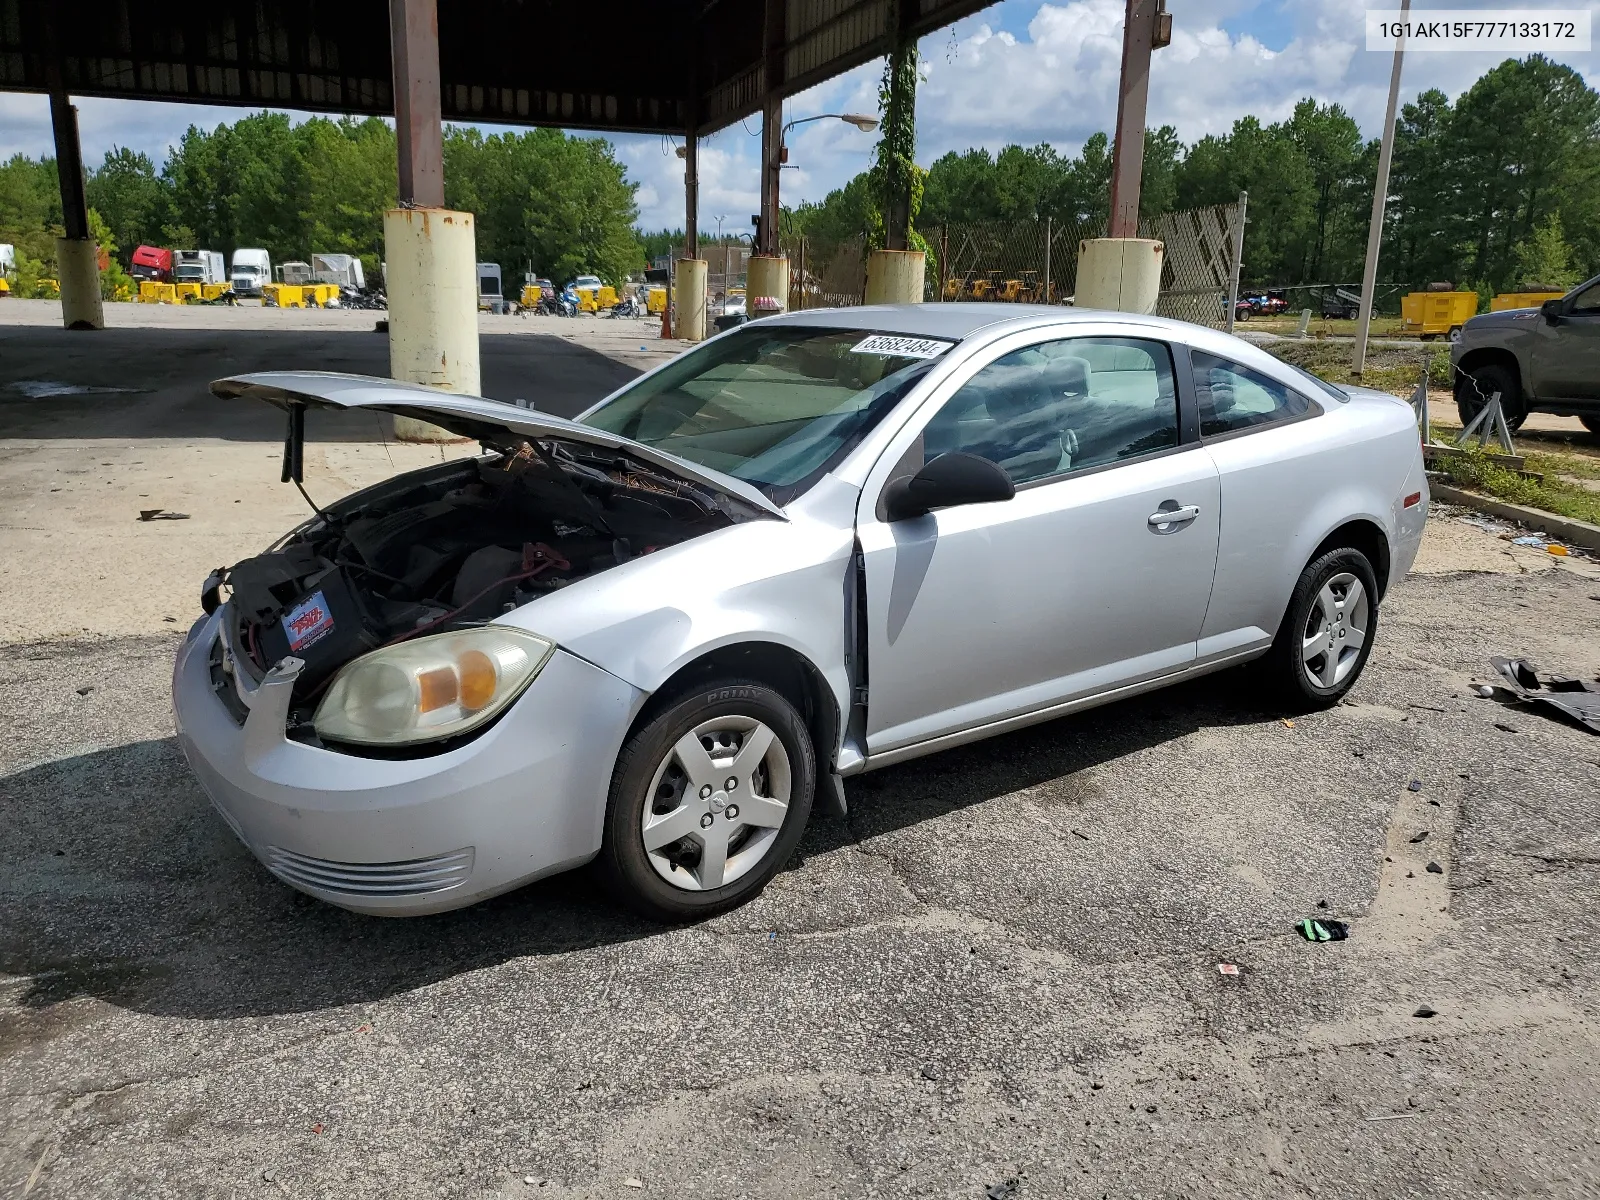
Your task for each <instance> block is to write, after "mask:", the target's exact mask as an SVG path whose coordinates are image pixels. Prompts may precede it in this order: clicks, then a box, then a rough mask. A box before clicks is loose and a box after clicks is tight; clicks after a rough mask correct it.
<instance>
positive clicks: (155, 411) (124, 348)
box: [0, 326, 639, 442]
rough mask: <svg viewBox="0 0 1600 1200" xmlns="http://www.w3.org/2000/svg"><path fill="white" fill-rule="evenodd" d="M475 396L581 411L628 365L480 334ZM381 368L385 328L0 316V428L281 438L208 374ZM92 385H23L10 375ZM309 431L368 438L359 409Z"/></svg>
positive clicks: (6, 431)
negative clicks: (215, 390)
mask: <svg viewBox="0 0 1600 1200" xmlns="http://www.w3.org/2000/svg"><path fill="white" fill-rule="evenodd" d="M479 344H480V346H481V352H482V365H481V375H482V384H483V392H484V395H486V396H489V397H491V398H493V399H497V400H506V401H513V400H517V399H524V400H528V401H530V402H532V403H533V404H534V405H536V406H537V407H538V408H539V409H540V410H541V411H543V412H548V413H554V414H555V415H556V416H563V417H565V416H573V415H575V414H577V413H579V412H582V411H583V410H584V409H585V408H587V407H588V406H589V405H591V404H593V403H594V402H595V401H596V400H598V399H600V398H601V397H602V396H604V395H606V394H607V393H608V392H611V391H613V390H614V389H616V388H618V387H620V386H621V385H622V384H624V383H626V382H627V381H628V380H630V379H632V378H634V377H635V376H637V375H638V374H639V372H638V371H637V370H636V369H635V368H633V367H630V366H627V365H625V364H623V363H620V362H617V361H616V360H614V359H611V358H607V357H606V356H605V355H603V354H601V353H599V352H598V351H595V350H590V349H588V348H587V347H584V346H579V345H577V344H575V343H573V342H570V341H568V340H566V339H565V338H559V337H550V336H547V335H544V334H484V335H483V336H482V337H481V339H480V343H479ZM285 370H316V371H344V372H348V373H351V374H356V375H379V376H387V375H388V373H389V338H388V335H387V334H382V333H375V332H371V331H363V330H345V329H329V330H270V329H266V330H263V329H230V330H219V329H107V330H101V331H99V332H97V333H95V334H94V335H93V339H92V342H91V341H86V340H85V337H84V335H83V334H77V333H68V332H66V331H65V330H61V329H39V328H34V327H28V326H14V327H0V437H11V438H123V439H126V438H223V439H226V440H229V441H265V442H274V441H281V440H282V438H283V419H282V416H281V414H280V413H278V412H277V410H275V409H273V408H271V407H269V406H268V405H265V404H259V403H244V404H239V403H234V402H229V401H223V400H218V399H217V398H216V397H214V396H213V395H212V394H211V392H210V391H209V385H210V383H211V381H212V380H213V379H219V378H221V377H223V376H226V375H240V374H244V373H247V372H251V371H285ZM24 382H27V383H55V384H65V385H69V386H73V387H82V388H90V389H95V390H91V391H88V392H79V393H76V394H63V395H48V396H30V395H27V394H25V393H24V392H23V391H20V390H18V389H17V388H16V387H15V386H13V385H15V384H18V383H24ZM306 432H307V436H308V438H310V439H311V440H313V441H355V442H367V441H378V440H380V438H381V435H380V433H379V429H378V422H377V421H376V420H374V418H373V416H372V415H371V414H369V413H329V412H325V413H312V414H311V416H310V418H309V419H308V421H307V430H306Z"/></svg>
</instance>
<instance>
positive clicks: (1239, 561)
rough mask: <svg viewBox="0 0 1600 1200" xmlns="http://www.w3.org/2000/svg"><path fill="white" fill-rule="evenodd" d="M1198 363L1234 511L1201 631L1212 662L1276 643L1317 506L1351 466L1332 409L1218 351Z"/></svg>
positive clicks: (1205, 434) (1209, 429) (1210, 433)
mask: <svg viewBox="0 0 1600 1200" xmlns="http://www.w3.org/2000/svg"><path fill="white" fill-rule="evenodd" d="M1190 360H1191V363H1192V370H1193V378H1194V390H1195V398H1196V402H1197V404H1198V406H1199V410H1200V437H1201V441H1202V442H1203V443H1204V444H1205V446H1206V449H1207V450H1208V451H1209V452H1210V454H1211V457H1212V459H1213V461H1214V462H1215V463H1216V467H1217V471H1218V475H1219V477H1220V481H1221V488H1222V507H1223V509H1224V511H1225V512H1226V514H1227V516H1226V519H1225V520H1224V521H1223V523H1222V535H1221V539H1220V542H1219V544H1218V547H1217V578H1216V583H1215V585H1214V586H1213V587H1212V589H1211V603H1210V605H1209V607H1208V609H1207V612H1206V618H1205V625H1204V626H1203V627H1202V629H1201V631H1200V643H1199V647H1198V654H1199V658H1200V659H1201V661H1205V660H1207V659H1212V658H1221V657H1226V656H1228V655H1231V654H1236V653H1239V652H1240V651H1244V650H1250V649H1253V648H1259V647H1261V646H1265V645H1267V644H1269V643H1270V642H1271V641H1272V639H1273V637H1274V636H1275V635H1276V633H1277V630H1278V624H1279V622H1280V621H1281V620H1282V619H1283V613H1284V609H1285V608H1286V607H1287V605H1288V602H1289V592H1290V590H1291V589H1292V588H1293V587H1294V582H1295V579H1296V578H1297V577H1298V576H1299V574H1300V570H1301V568H1303V567H1304V566H1305V564H1306V562H1307V560H1308V557H1309V555H1310V552H1311V550H1312V548H1313V547H1311V546H1307V545H1304V544H1303V539H1304V538H1305V537H1306V536H1307V533H1306V531H1307V529H1308V525H1309V518H1310V513H1311V508H1312V506H1313V505H1314V504H1317V503H1318V502H1319V501H1320V500H1321V499H1322V498H1323V497H1325V496H1327V495H1328V494H1330V493H1331V492H1335V491H1337V490H1338V489H1339V488H1341V487H1343V486H1345V485H1346V483H1347V482H1348V480H1347V478H1346V472H1347V471H1348V470H1349V468H1350V462H1349V459H1348V457H1347V456H1344V455H1340V454H1335V453H1330V452H1329V451H1330V448H1329V446H1328V444H1327V441H1326V438H1325V437H1324V436H1323V434H1322V431H1321V430H1320V429H1319V428H1318V425H1317V422H1316V420H1315V418H1316V417H1319V416H1321V415H1322V411H1323V410H1322V407H1321V405H1320V404H1319V403H1318V402H1317V401H1315V400H1312V399H1311V398H1310V397H1309V396H1307V395H1305V394H1304V393H1303V392H1301V391H1300V390H1298V389H1296V388H1292V387H1289V386H1288V385H1287V384H1285V383H1283V382H1282V381H1281V380H1279V379H1275V378H1273V377H1271V376H1269V375H1266V374H1265V373H1263V372H1261V371H1258V370H1255V369H1254V368H1252V367H1248V366H1245V365H1243V364H1241V363H1237V362H1234V361H1232V360H1229V359H1225V358H1222V357H1219V356H1218V355H1215V354H1207V353H1204V352H1202V351H1200V350H1192V351H1191V352H1190ZM1311 386H1312V385H1311V383H1310V381H1309V380H1308V383H1307V387H1308V389H1309V388H1310V387H1311ZM1328 402H1329V403H1334V401H1333V399H1332V398H1331V397H1330V398H1329V401H1328Z"/></svg>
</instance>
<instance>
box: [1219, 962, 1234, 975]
mask: <svg viewBox="0 0 1600 1200" xmlns="http://www.w3.org/2000/svg"><path fill="white" fill-rule="evenodd" d="M1217 974H1218V975H1231V976H1234V977H1237V976H1238V974H1239V964H1238V963H1218V964H1217Z"/></svg>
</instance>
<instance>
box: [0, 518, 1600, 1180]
mask: <svg viewBox="0 0 1600 1200" xmlns="http://www.w3.org/2000/svg"><path fill="white" fill-rule="evenodd" d="M1463 528H1465V529H1466V532H1467V534H1469V535H1470V536H1471V537H1477V538H1483V539H1484V540H1485V541H1486V542H1487V541H1492V540H1493V539H1491V538H1489V537H1488V535H1485V534H1483V533H1481V532H1480V531H1477V530H1472V529H1471V528H1470V527H1463ZM1435 536H1436V532H1435V531H1434V530H1430V533H1429V538H1430V540H1431V539H1433V538H1435ZM1445 536H1446V538H1447V540H1448V541H1455V540H1458V539H1459V537H1460V536H1461V535H1460V533H1459V531H1458V530H1454V529H1451V530H1449V531H1448V532H1447V534H1446V535H1445ZM1489 550H1490V552H1491V553H1496V554H1497V553H1499V551H1498V548H1495V547H1491V548H1489ZM1430 551H1439V548H1438V547H1434V546H1432V545H1431V544H1430ZM1440 553H1442V552H1440ZM1595 592H1596V588H1595V586H1594V582H1593V580H1592V579H1591V578H1589V577H1588V576H1587V575H1586V574H1585V573H1583V572H1582V571H1580V570H1574V569H1573V567H1572V566H1571V565H1570V564H1562V565H1556V564H1553V563H1539V564H1538V569H1530V570H1526V571H1522V570H1519V571H1517V572H1515V573H1513V572H1509V571H1502V572H1499V573H1490V572H1464V571H1459V570H1457V571H1444V572H1440V573H1434V574H1419V575H1416V576H1413V577H1412V578H1410V579H1408V580H1406V581H1405V582H1403V583H1402V584H1401V585H1400V586H1399V587H1398V588H1397V589H1396V590H1395V592H1394V594H1393V595H1392V596H1391V597H1390V598H1389V601H1388V602H1387V603H1386V605H1385V607H1384V614H1383V626H1382V629H1381V631H1380V634H1379V637H1378V642H1377V649H1376V651H1375V653H1374V656H1373V659H1372V663H1371V665H1370V667H1369V669H1368V673H1367V675H1366V677H1365V678H1364V679H1363V680H1362V682H1361V684H1360V685H1359V686H1358V687H1357V689H1356V691H1355V692H1354V693H1353V694H1352V696H1351V698H1350V700H1349V702H1348V703H1347V704H1345V705H1342V706H1340V707H1338V708H1335V709H1333V710H1331V711H1328V712H1324V713H1318V714H1312V715H1310V716H1305V717H1299V718H1296V719H1295V720H1294V721H1293V723H1292V724H1286V723H1285V722H1284V721H1283V720H1281V719H1280V715H1279V714H1277V713H1274V712H1270V711H1262V710H1261V709H1260V708H1259V707H1257V705H1256V703H1255V701H1254V697H1253V693H1252V690H1251V688H1250V686H1249V683H1248V680H1247V679H1244V678H1242V677H1238V676H1234V675H1228V676H1222V677H1218V678H1215V679H1212V680H1208V681H1203V682H1201V683H1197V684H1194V685H1190V686H1188V687H1184V688H1180V689H1177V690H1174V691H1171V692H1167V693H1158V694H1155V695H1151V696H1147V697H1143V698H1140V699H1138V700H1134V701H1131V702H1129V703H1125V704H1120V705H1116V706H1112V707H1108V708H1105V709H1101V710H1097V711H1095V712H1091V713H1085V714H1082V715H1080V716H1078V717H1074V718H1070V719H1068V720H1064V721H1059V722H1055V723H1053V724H1050V725H1046V726H1041V727H1038V728H1036V729H1031V730H1026V731H1022V732H1020V733H1017V734H1014V735H1011V736H1008V737H1005V738H1001V739H997V740H995V741H991V742H988V743H985V744H981V745H977V746H971V747H965V748H962V749H960V750H956V751H952V752H950V753H947V754H944V755H940V756H937V757H933V758H929V759H925V760H921V761H919V762H914V763H908V764H905V765H903V766H900V767H896V768H892V769H890V770H886V771H883V772H878V773H874V774H869V775H867V776H864V777H861V778H860V779H857V780H852V781H851V783H850V802H851V819H850V823H849V827H848V828H846V827H844V826H841V825H839V824H837V823H834V822H830V821H828V820H827V819H825V818H819V819H818V820H817V822H816V823H815V825H814V827H813V828H812V830H811V831H810V832H809V833H808V834H807V837H806V838H805V840H804V842H803V843H802V845H801V848H800V851H799V853H798V854H797V855H796V858H795V860H794V861H793V862H792V863H791V864H790V865H789V869H787V870H786V871H784V872H783V873H781V874H780V875H779V876H778V877H777V878H776V879H775V880H774V882H773V884H772V885H771V886H770V887H769V888H768V889H767V891H766V893H765V894H764V895H763V896H761V897H760V898H759V899H757V900H756V901H754V902H753V903H751V904H749V905H747V906H745V907H744V908H742V909H740V910H738V911H736V912H733V913H729V914H727V915H725V916H723V917H720V918H718V919H717V920H715V921H712V922H709V923H708V924H706V925H705V926H703V927H698V928H686V929H671V930H663V929H659V928H654V927H650V926H647V925H643V924H640V923H638V922H636V921H634V920H633V919H632V918H631V917H628V916H626V915H624V914H622V913H620V912H618V911H617V910H615V909H614V908H612V907H611V906H610V905H608V904H607V903H606V901H605V899H604V897H603V896H600V895H598V894H596V893H595V892H594V890H593V888H592V885H591V883H590V881H589V879H588V877H587V876H586V875H584V874H582V873H579V874H575V875H572V876H567V877H563V878H559V879H555V880H550V881H547V882H545V883H542V884H539V885H536V886H534V887H532V888H529V889H525V890H524V891H522V892H519V893H516V894H513V895H511V896H506V897H501V898H499V899H497V900H494V901H491V902H490V903H488V904H485V905H482V906H479V907H477V908H474V909H470V910H467V911H465V912H462V913H455V914H448V915H445V916H441V917H437V918H428V919H425V920H417V921H389V922H384V921H374V920H369V919H366V918H360V917H355V916H352V915H350V914H347V913H342V912H338V911H336V910H333V909H329V908H326V907H324V906H322V905H319V904H317V903H315V902H313V901H310V900H308V899H306V898H304V897H301V896H299V895H297V894H296V893H293V892H291V891H289V890H288V889H286V888H284V887H282V886H281V885H279V884H278V883H276V882H275V881H274V880H273V879H272V878H271V877H270V876H268V875H267V874H266V873H265V872H264V871H263V870H262V869H261V868H260V867H259V866H258V865H257V864H256V863H255V862H254V860H253V859H251V858H250V856H249V855H248V854H247V853H246V852H245V851H244V850H243V849H242V848H241V847H239V846H238V845H237V843H235V842H234V840H233V839H232V837H231V835H230V834H229V833H228V831H227V829H226V828H225V827H224V826H223V825H222V824H221V823H220V822H219V821H218V820H217V819H215V817H214V816H213V815H212V813H211V811H210V809H209V807H208V805H207V803H206V801H205V800H204V797H203V796H202V795H201V794H200V792H199V790H198V789H197V788H196V786H195V785H194V783H193V781H192V779H191V778H190V777H189V775H188V773H187V771H186V770H185V769H184V767H183V765H182V763H181V760H180V758H179V756H178V755H177V753H176V750H175V748H174V746H173V744H172V741H171V738H170V716H169V715H168V711H167V702H166V698H165V684H164V676H165V672H166V669H167V664H168V663H169V662H170V658H171V654H172V652H173V649H174V646H175V640H176V635H175V634H172V633H166V634H161V633H157V634H155V635H139V636H127V635H124V636H108V637H99V638H76V639H74V638H66V639H60V640H57V641H54V642H52V643H49V644H45V645H38V644H13V645H12V646H10V647H8V650H7V653H6V655H5V656H4V659H3V660H0V696H3V698H4V703H5V708H6V711H7V712H8V713H9V714H13V715H12V719H11V721H10V723H9V724H10V733H11V735H12V736H11V737H10V738H9V739H8V741H7V743H6V744H5V746H4V747H3V749H0V754H3V756H4V766H3V768H0V769H3V770H4V772H5V773H4V775H3V776H0V844H4V845H5V846H7V848H8V870H7V872H6V873H5V875H4V877H3V878H0V970H3V971H4V972H5V974H4V975H0V1129H3V1132H0V1187H5V1188H9V1189H11V1190H12V1192H14V1193H18V1194H20V1192H21V1191H22V1189H23V1187H24V1186H25V1185H26V1184H27V1181H28V1180H29V1179H30V1178H32V1179H33V1188H32V1190H31V1191H30V1192H29V1195H30V1196H33V1197H49V1196H74V1197H97V1196H107V1197H110V1196H123V1195H128V1194H138V1195H148V1196H195V1195H217V1196H224V1195H254V1194H262V1195H285V1196H294V1197H311V1196H333V1197H347V1196H380V1195H422V1194H426V1195H438V1196H462V1197H488V1196H504V1197H518V1198H520V1197H531V1196H560V1197H574V1198H575V1197H610V1196H618V1195H646V1196H649V1195H661V1196H672V1197H723V1196H731V1195H741V1196H768V1195H770V1196H783V1197H791V1196H792V1197H823V1196H828V1197H833V1196H840V1195H849V1196H856V1195H885V1196H899V1195H935V1196H974V1197H976V1196H981V1195H982V1194H983V1192H984V1189H986V1188H988V1187H990V1186H992V1185H994V1184H996V1183H999V1182H1002V1181H1004V1180H1006V1179H1013V1178H1014V1179H1016V1180H1018V1185H1017V1192H1016V1194H1017V1195H1018V1196H1022V1197H1025V1196H1030V1195H1032V1196H1069V1197H1078V1196H1083V1197H1089V1196H1103V1195H1111V1196H1133V1195H1144V1196H1180V1195H1191V1196H1200V1195H1219V1194H1235V1195H1245V1196H1263V1197H1268V1196H1272V1197H1276V1196H1283V1195H1307V1196H1309V1195H1319V1194H1321V1195H1337V1196H1374V1197H1377V1196H1383V1197H1388V1196H1394V1195H1417V1196H1435V1195H1475V1196H1477V1195H1481V1196H1521V1195H1541V1194H1542V1195H1552V1196H1554V1195H1562V1196H1566V1195H1583V1194H1600V1168H1597V1167H1596V1132H1595V1124H1594V1120H1593V1104H1592V1082H1591V1081H1592V1078H1593V1076H1594V1073H1595V1071H1596V1069H1597V1068H1600V1045H1597V1039H1596V1034H1595V1012H1596V983H1597V977H1596V968H1595V966H1594V964H1595V962H1596V961H1600V953H1597V952H1600V933H1597V932H1596V926H1595V923H1594V921H1593V919H1592V898H1593V895H1594V891H1595V887H1596V885H1597V883H1600V877H1597V875H1596V870H1597V866H1600V863H1597V861H1596V860H1597V859H1600V836H1597V821H1596V796H1597V795H1600V740H1596V739H1595V738H1594V737H1593V735H1591V734H1588V733H1586V732H1584V731H1582V730H1579V729H1576V728H1569V727H1568V726H1565V725H1562V724H1559V723H1557V722H1555V721H1552V720H1549V719H1546V718H1544V717H1542V716H1539V715H1537V714H1534V713H1529V712H1523V711H1519V710H1512V709H1505V708H1502V707H1501V706H1500V705H1499V704H1497V703H1495V702H1493V701H1487V700H1480V699H1478V698H1476V697H1475V696H1473V695H1472V694H1471V693H1470V691H1469V690H1468V689H1467V686H1466V685H1467V683H1468V681H1469V680H1470V679H1471V678H1472V677H1474V676H1476V675H1481V674H1483V673H1484V672H1485V671H1486V670H1487V660H1488V657H1489V655H1491V654H1494V653H1506V652H1519V653H1526V654H1528V655H1530V656H1532V657H1533V658H1535V659H1536V660H1537V661H1540V662H1542V663H1544V664H1546V665H1547V666H1549V667H1550V668H1552V669H1554V668H1558V667H1559V668H1560V669H1563V670H1567V671H1570V672H1574V673H1576V672H1580V671H1582V672H1585V673H1592V672H1594V671H1595V670H1596V669H1600V660H1597V658H1596V643H1595V641H1594V638H1593V634H1592V630H1593V627H1594V620H1595V617H1596V616H1597V615H1600V601H1596V600H1594V599H1591V595H1592V594H1594V593H1595ZM86 686H87V687H89V688H90V690H89V691H88V692H87V693H86V694H83V695H80V694H79V689H80V688H84V687H86ZM1501 726H1503V727H1504V728H1501ZM1412 779H1416V780H1418V781H1419V783H1420V789H1419V790H1418V791H1415V792H1413V791H1410V790H1409V789H1408V787H1407V785H1408V784H1409V783H1410V781H1411V780H1412ZM1420 833H1426V834H1427V836H1426V837H1425V838H1422V839H1421V840H1419V841H1415V842H1414V841H1412V840H1411V839H1412V838H1413V837H1416V836H1417V835H1418V834H1420ZM1429 862H1437V863H1438V864H1439V865H1440V867H1441V871H1440V872H1439V873H1437V874H1435V873H1431V872H1429V871H1427V869H1426V867H1427V864H1428V863H1429ZM1318 914H1327V915H1331V916H1335V917H1338V918H1340V919H1343V920H1346V921H1348V922H1349V923H1350V926H1351V937H1350V939H1349V940H1348V941H1345V942H1341V943H1331V944H1327V945H1319V946H1314V945H1308V944H1306V943H1304V942H1302V941H1301V940H1299V939H1298V938H1297V937H1296V936H1295V934H1294V933H1293V932H1292V925H1293V923H1294V922H1295V921H1296V920H1298V919H1299V918H1300V917H1302V916H1306V915H1318ZM1219 962H1228V963H1233V964H1235V965H1237V967H1238V968H1239V972H1240V973H1239V975H1237V976H1234V977H1226V976H1222V975H1221V974H1219V972H1218V970H1217V965H1218V963H1219ZM1422 1005H1427V1006H1428V1007H1430V1008H1432V1009H1433V1010H1436V1012H1437V1014H1438V1015H1437V1016H1435V1017H1433V1018H1431V1019H1422V1018H1418V1017H1416V1016H1413V1015H1412V1014H1413V1013H1414V1012H1415V1011H1416V1010H1417V1009H1418V1008H1419V1007H1420V1006H1422ZM630 1179H631V1180H637V1181H639V1182H640V1183H642V1184H643V1185H644V1186H643V1187H642V1188H635V1187H632V1186H629V1185H628V1184H627V1182H626V1181H628V1180H630ZM528 1180H531V1181H532V1182H531V1183H530V1182H527V1181H528Z"/></svg>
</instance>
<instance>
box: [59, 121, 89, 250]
mask: <svg viewBox="0 0 1600 1200" xmlns="http://www.w3.org/2000/svg"><path fill="white" fill-rule="evenodd" d="M50 125H51V128H52V129H53V130H54V132H55V137H56V174H57V175H58V176H59V177H60V179H61V225H62V229H63V231H64V232H65V234H66V236H67V237H69V238H86V237H88V236H89V205H88V202H87V201H86V200H85V199H84V191H83V151H82V149H81V147H80V145H79V142H78V110H77V109H76V108H74V107H73V105H72V101H71V100H69V99H68V98H67V94H66V93H65V92H59V91H52V92H51V93H50Z"/></svg>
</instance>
